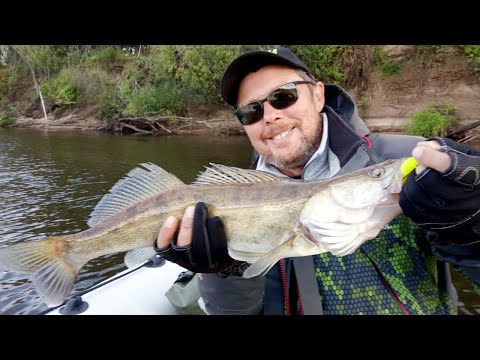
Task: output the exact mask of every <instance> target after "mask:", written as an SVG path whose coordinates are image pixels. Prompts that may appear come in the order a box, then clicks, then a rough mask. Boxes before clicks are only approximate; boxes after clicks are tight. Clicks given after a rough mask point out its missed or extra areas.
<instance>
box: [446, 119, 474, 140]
mask: <svg viewBox="0 0 480 360" xmlns="http://www.w3.org/2000/svg"><path fill="white" fill-rule="evenodd" d="M477 126H480V120H479V121H475V122H474V123H472V124H468V125H465V126H462V127H461V128H458V129H456V130H453V131H450V132H449V133H448V134H447V137H449V138H452V137H458V136H459V135H460V134H463V133H465V132H467V131H468V130H472V129H474V128H476V127H477Z"/></svg>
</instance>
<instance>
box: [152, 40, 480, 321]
mask: <svg viewBox="0 0 480 360" xmlns="http://www.w3.org/2000/svg"><path fill="white" fill-rule="evenodd" d="M221 91H222V96H223V98H224V99H225V101H226V102H227V103H228V104H230V105H231V106H232V107H234V108H235V112H234V113H235V115H236V116H237V118H238V119H239V120H240V122H241V123H242V124H243V125H244V127H245V131H246V133H247V135H248V137H249V139H250V141H251V143H252V145H253V147H254V149H255V151H256V153H257V155H258V156H256V157H255V161H254V163H253V164H252V168H253V169H257V170H262V171H266V172H269V173H272V174H276V175H278V176H283V177H292V178H301V179H305V180H310V179H323V178H328V177H331V176H334V175H340V174H344V173H348V172H351V171H354V170H357V169H360V168H363V167H366V166H369V165H372V164H375V163H378V162H381V161H383V160H386V159H394V158H401V157H406V156H410V155H413V156H414V157H415V158H416V159H417V160H418V161H419V163H420V165H419V166H418V167H417V169H416V171H415V173H413V172H412V173H411V174H410V175H409V177H408V178H407V181H406V183H405V185H404V187H403V189H402V192H401V198H400V199H401V200H400V205H401V207H402V209H403V212H404V215H400V216H398V217H397V218H396V219H394V220H393V221H392V222H390V223H389V224H388V225H387V226H385V228H384V229H383V230H382V231H381V233H380V234H379V235H378V236H377V238H375V239H373V240H371V241H368V242H366V243H364V244H362V245H361V246H360V247H359V248H358V249H357V250H355V252H354V253H353V254H350V255H346V256H336V255H335V254H333V253H324V254H320V255H314V256H306V257H296V258H291V259H283V260H281V261H279V262H278V263H277V264H276V265H275V266H274V267H273V268H272V269H271V270H270V271H269V272H268V273H267V274H266V275H265V276H264V277H255V278H251V279H245V278H242V276H241V275H242V272H243V270H244V269H245V267H246V266H247V265H245V264H242V263H238V262H235V261H233V259H231V258H230V257H229V256H228V253H227V250H226V238H225V233H224V231H223V226H222V222H221V219H219V218H211V219H210V218H208V214H207V210H206V206H205V204H203V203H198V204H197V206H196V207H193V206H192V207H190V208H188V209H187V210H186V212H185V214H184V217H183V219H182V220H181V221H180V220H179V219H176V218H174V217H171V218H169V219H167V220H166V221H165V223H164V224H163V226H162V228H161V230H160V232H159V236H158V239H157V242H156V244H155V248H156V250H157V252H158V253H160V254H162V255H163V256H164V257H165V258H166V259H168V260H170V261H174V262H177V263H178V264H180V265H182V266H184V267H186V268H188V269H190V270H192V271H195V272H197V273H200V281H199V286H200V293H201V294H202V299H203V301H204V302H205V307H206V310H207V312H208V313H211V314H260V313H263V314H454V313H456V299H457V297H456V292H455V289H454V287H453V285H452V283H451V280H450V273H449V268H448V266H447V263H451V264H454V265H455V266H457V267H458V268H459V269H460V270H461V271H463V273H464V274H465V275H466V276H467V277H468V278H469V279H470V280H471V281H472V282H473V284H475V285H476V286H478V285H479V284H480V221H479V218H480V215H479V213H480V210H479V208H480V152H478V151H476V150H474V149H471V148H469V147H467V146H465V145H462V144H458V143H455V142H453V141H451V140H449V139H445V138H435V139H433V140H431V141H425V140H426V139H422V138H420V137H413V136H406V135H373V134H370V132H369V130H368V128H367V127H366V125H365V124H364V122H363V121H362V120H361V119H360V117H359V115H358V112H357V108H356V106H355V103H354V101H353V100H352V99H351V97H350V96H349V95H348V94H347V93H345V92H344V90H343V89H341V88H340V87H338V86H333V85H326V84H323V83H322V82H320V81H317V80H316V79H315V78H314V77H313V76H312V75H311V73H310V71H309V70H308V68H307V67H306V66H305V64H304V63H303V62H302V61H301V60H300V59H299V58H298V57H297V56H296V55H294V54H293V53H292V52H291V51H290V50H288V49H286V48H278V49H274V50H273V51H254V52H249V53H246V54H243V55H241V56H239V57H238V58H237V59H235V60H234V61H233V62H232V63H231V64H230V65H229V67H228V68H227V70H226V72H225V74H224V76H223V80H222V84H221ZM177 233H178V235H177V236H175V235H176V234H177ZM192 234H193V235H192ZM173 239H175V240H174V241H173ZM172 241H173V243H172Z"/></svg>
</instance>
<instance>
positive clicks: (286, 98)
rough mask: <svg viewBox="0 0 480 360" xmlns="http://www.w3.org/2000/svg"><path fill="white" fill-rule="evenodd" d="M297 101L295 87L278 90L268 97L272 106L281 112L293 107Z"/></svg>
mask: <svg viewBox="0 0 480 360" xmlns="http://www.w3.org/2000/svg"><path fill="white" fill-rule="evenodd" d="M297 100H298V93H297V88H296V87H295V85H294V86H291V87H288V88H287V87H285V88H280V89H277V90H275V91H274V92H272V93H271V94H270V95H269V96H268V102H269V103H270V105H272V106H273V107H274V108H275V109H279V110H280V109H285V108H287V107H289V106H292V105H293V104H294V103H295V101H297Z"/></svg>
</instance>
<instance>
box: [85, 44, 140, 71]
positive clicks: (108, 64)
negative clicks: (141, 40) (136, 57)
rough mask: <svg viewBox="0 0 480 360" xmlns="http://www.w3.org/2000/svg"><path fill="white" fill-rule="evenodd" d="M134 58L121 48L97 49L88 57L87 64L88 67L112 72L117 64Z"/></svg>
mask: <svg viewBox="0 0 480 360" xmlns="http://www.w3.org/2000/svg"><path fill="white" fill-rule="evenodd" d="M130 58H132V56H131V55H130V54H128V53H125V52H124V51H123V50H122V49H121V48H119V47H115V46H108V47H101V48H97V49H95V50H94V51H93V52H92V53H91V54H89V55H87V58H86V60H85V64H86V65H87V66H91V65H96V66H99V67H101V68H102V69H105V70H108V71H110V70H112V69H113V67H114V66H115V64H116V63H117V62H122V61H125V60H128V59H130Z"/></svg>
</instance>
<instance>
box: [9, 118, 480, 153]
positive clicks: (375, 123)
mask: <svg viewBox="0 0 480 360" xmlns="http://www.w3.org/2000/svg"><path fill="white" fill-rule="evenodd" d="M364 121H365V123H366V124H367V126H368V128H369V129H370V131H371V132H372V133H398V134H402V133H404V129H405V127H406V126H407V124H408V122H409V119H407V118H370V119H364ZM474 122H476V120H461V121H458V122H457V123H456V124H455V126H454V128H453V130H455V129H459V128H462V127H464V126H467V125H469V124H473V123H474ZM106 123H107V121H105V120H101V119H98V118H95V117H81V116H79V115H77V114H74V113H73V114H70V115H68V116H64V117H62V118H59V119H55V118H52V117H50V118H49V120H48V121H47V120H46V119H45V118H40V119H34V118H27V117H21V118H18V119H17V121H16V123H15V124H13V125H12V126H11V127H13V128H32V129H41V130H48V131H62V130H67V131H81V132H84V131H94V132H95V131H99V132H102V131H106V127H107V125H106ZM110 126H111V124H110ZM127 130H128V129H127ZM137 130H138V129H137ZM122 133H124V134H125V131H122ZM126 134H127V135H137V136H138V135H154V136H162V135H246V134H245V130H244V128H243V126H242V125H241V124H240V123H239V122H238V121H237V120H236V119H235V118H234V116H233V115H232V114H231V113H230V112H228V111H219V112H217V113H215V114H213V115H211V116H207V117H194V116H192V117H185V118H182V119H181V120H177V121H176V122H169V123H167V124H165V125H162V126H161V128H159V129H158V132H155V133H152V132H149V131H135V130H134V129H131V131H130V132H126ZM462 138H466V139H467V140H468V139H470V138H471V142H472V143H473V144H474V145H475V146H477V145H479V146H480V127H477V128H475V129H473V130H471V131H468V132H466V133H464V134H462V136H460V137H459V138H458V139H456V140H460V139H462ZM469 141H470V140H469Z"/></svg>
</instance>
